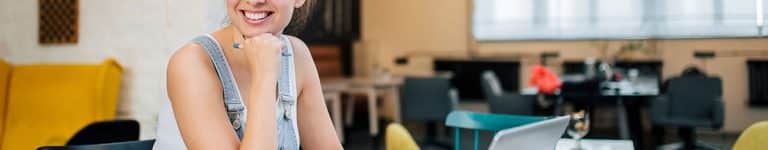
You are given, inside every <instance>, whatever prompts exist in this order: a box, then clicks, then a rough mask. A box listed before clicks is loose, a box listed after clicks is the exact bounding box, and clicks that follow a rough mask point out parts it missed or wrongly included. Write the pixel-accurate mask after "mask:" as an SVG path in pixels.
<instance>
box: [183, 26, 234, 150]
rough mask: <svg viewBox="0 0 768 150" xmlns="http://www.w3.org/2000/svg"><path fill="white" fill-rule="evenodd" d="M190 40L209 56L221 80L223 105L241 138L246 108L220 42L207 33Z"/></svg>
mask: <svg viewBox="0 0 768 150" xmlns="http://www.w3.org/2000/svg"><path fill="white" fill-rule="evenodd" d="M192 42H193V43H197V44H199V45H201V46H203V48H205V50H206V52H208V56H210V58H211V62H213V66H214V68H215V69H216V73H217V74H218V76H219V80H221V88H222V91H223V95H224V107H225V108H226V109H227V116H228V117H229V121H230V123H232V127H233V128H234V130H235V132H236V133H237V137H238V138H240V139H242V138H243V133H244V126H245V112H246V109H245V105H243V101H242V99H241V95H240V91H239V89H238V87H237V82H235V77H234V76H233V75H232V70H230V67H229V63H228V62H227V58H226V57H225V56H224V52H223V51H222V49H221V46H220V44H219V43H218V42H217V41H216V39H215V38H214V37H213V36H211V35H209V34H206V35H205V36H199V37H197V38H195V39H194V40H192Z"/></svg>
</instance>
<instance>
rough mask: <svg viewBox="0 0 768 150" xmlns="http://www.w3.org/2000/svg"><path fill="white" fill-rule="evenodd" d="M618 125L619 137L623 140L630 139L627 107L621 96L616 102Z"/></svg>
mask: <svg viewBox="0 0 768 150" xmlns="http://www.w3.org/2000/svg"><path fill="white" fill-rule="evenodd" d="M616 111H617V114H616V115H617V118H618V119H616V121H618V122H617V125H618V126H619V137H621V139H629V124H628V123H627V107H626V106H625V105H624V100H622V98H621V96H619V97H618V99H617V100H616Z"/></svg>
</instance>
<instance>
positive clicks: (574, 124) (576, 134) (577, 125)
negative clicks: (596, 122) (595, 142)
mask: <svg viewBox="0 0 768 150" xmlns="http://www.w3.org/2000/svg"><path fill="white" fill-rule="evenodd" d="M588 132H589V113H587V112H586V111H584V110H581V111H578V112H575V113H571V120H570V122H569V123H568V135H570V136H571V138H573V139H574V140H575V141H576V146H575V147H574V148H573V149H574V150H581V149H582V147H581V138H583V137H584V136H586V135H587V133H588Z"/></svg>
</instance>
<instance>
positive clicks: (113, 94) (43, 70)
mask: <svg viewBox="0 0 768 150" xmlns="http://www.w3.org/2000/svg"><path fill="white" fill-rule="evenodd" d="M0 71H2V72H0V79H2V78H3V77H4V75H9V77H5V78H7V80H0V84H3V83H4V82H5V83H7V84H3V85H5V86H4V87H2V88H0V91H4V92H5V91H7V93H1V92H0V94H3V95H0V97H2V98H1V99H0V100H3V101H2V102H0V103H2V105H0V106H3V105H5V107H3V108H4V109H3V108H0V111H1V112H2V113H3V114H4V116H3V117H2V118H0V124H2V130H0V135H2V139H1V140H2V141H1V142H2V145H0V149H8V150H11V149H35V148H37V147H39V146H44V145H64V144H65V143H66V142H67V140H68V139H69V138H70V137H71V136H72V135H74V134H75V132H77V131H78V130H79V129H80V128H82V127H84V126H86V125H88V124H89V123H91V122H95V121H101V120H111V119H114V117H115V113H116V110H117V101H118V93H119V91H120V83H121V79H122V68H121V67H120V65H118V64H117V62H115V61H114V60H112V59H107V60H105V61H104V62H103V63H101V64H30V65H17V66H11V65H8V64H7V63H4V62H3V63H0Z"/></svg>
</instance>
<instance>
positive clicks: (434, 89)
mask: <svg viewBox="0 0 768 150" xmlns="http://www.w3.org/2000/svg"><path fill="white" fill-rule="evenodd" d="M457 105H458V95H457V93H456V90H455V89H453V88H451V83H450V79H449V78H447V77H407V78H405V82H404V83H403V85H402V86H401V88H400V109H401V114H402V117H403V121H417V122H426V123H427V138H426V139H425V141H424V142H422V143H424V144H428V145H437V146H441V147H450V144H445V143H440V142H438V141H437V138H436V137H437V134H436V133H437V130H438V129H437V125H438V124H442V123H443V122H444V120H445V117H446V116H448V113H450V112H451V111H453V110H454V109H455V107H457Z"/></svg>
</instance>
